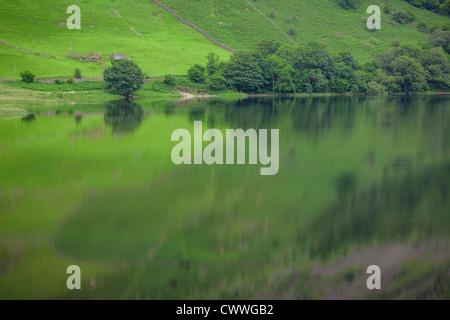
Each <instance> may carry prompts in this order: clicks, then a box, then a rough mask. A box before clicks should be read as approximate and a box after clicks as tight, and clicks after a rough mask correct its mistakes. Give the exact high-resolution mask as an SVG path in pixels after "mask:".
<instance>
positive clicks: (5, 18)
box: [0, 0, 230, 78]
mask: <svg viewBox="0 0 450 320" xmlns="http://www.w3.org/2000/svg"><path fill="white" fill-rule="evenodd" d="M72 4H76V5H78V6H79V7H80V8H81V23H82V29H81V30H69V29H68V28H67V27H66V25H65V22H66V21H67V19H68V17H69V16H70V15H69V14H67V13H66V10H67V7H68V6H70V5H72ZM0 8H1V9H0V41H3V42H6V43H8V44H9V45H11V46H14V47H18V48H22V49H26V50H28V51H32V52H35V53H39V54H46V55H49V56H54V57H55V58H47V57H43V56H38V55H33V54H29V53H26V52H23V51H20V50H15V49H12V48H10V47H7V46H6V45H1V44H0V78H13V76H14V65H16V78H18V77H19V73H20V72H21V71H24V70H28V69H29V70H31V71H33V72H34V73H35V74H36V75H37V76H38V77H62V76H71V75H73V71H74V69H75V68H79V69H81V70H82V72H83V76H85V77H101V75H102V66H99V65H97V63H95V62H94V63H92V62H91V63H83V62H80V61H75V60H72V59H68V58H66V55H67V53H68V52H69V43H70V38H72V45H73V51H74V52H79V53H90V52H92V51H94V52H96V53H98V52H100V53H101V54H102V56H103V57H109V56H111V54H112V53H113V52H117V53H124V54H125V55H126V56H127V57H129V58H131V59H133V60H134V61H135V62H136V63H137V64H138V65H139V66H141V67H142V69H143V71H144V72H146V73H147V74H148V75H150V76H162V75H164V74H167V73H171V69H172V65H173V70H174V73H175V74H184V73H185V72H186V71H187V69H188V68H189V67H190V66H191V65H192V64H194V63H196V62H198V61H199V59H203V58H204V57H205V56H206V55H207V54H208V52H211V51H212V52H216V53H218V54H219V55H220V56H222V57H223V58H224V59H226V58H227V57H228V56H229V54H230V53H229V52H228V51H225V50H223V49H221V48H219V47H217V46H216V45H214V44H212V43H211V42H210V41H208V40H207V39H206V38H205V37H204V36H202V35H200V34H199V33H198V32H196V31H195V30H193V29H192V28H190V27H188V26H186V25H183V24H181V23H180V22H179V21H178V20H176V19H175V18H174V17H172V16H171V15H170V14H168V13H166V12H165V11H163V10H162V9H161V8H159V7H158V6H156V5H155V4H153V3H152V2H151V1H146V0H115V1H106V0H80V1H72V0H15V1H13V2H12V1H10V0H0ZM110 8H113V9H114V10H115V11H117V12H118V13H119V14H120V15H121V18H119V17H117V16H116V15H115V14H114V12H113V11H112V10H110ZM131 28H134V29H135V30H136V31H137V32H138V33H140V34H141V35H142V37H144V39H142V38H141V37H139V36H138V35H137V34H135V33H134V32H133V31H132V30H131ZM105 64H107V63H105Z"/></svg>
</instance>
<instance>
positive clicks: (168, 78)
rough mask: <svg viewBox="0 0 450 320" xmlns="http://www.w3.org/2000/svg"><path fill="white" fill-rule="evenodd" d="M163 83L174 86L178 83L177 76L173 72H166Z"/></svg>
mask: <svg viewBox="0 0 450 320" xmlns="http://www.w3.org/2000/svg"><path fill="white" fill-rule="evenodd" d="M163 83H164V84H165V85H167V86H171V87H172V86H174V85H175V84H176V82H175V77H174V76H173V75H171V74H166V75H165V76H164V80H163Z"/></svg>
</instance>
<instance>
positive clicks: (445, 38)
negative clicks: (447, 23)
mask: <svg viewBox="0 0 450 320" xmlns="http://www.w3.org/2000/svg"><path fill="white" fill-rule="evenodd" d="M428 43H429V44H430V45H432V46H433V47H442V48H443V49H444V51H445V52H446V53H447V54H450V31H442V30H435V31H434V32H433V33H432V34H431V35H430V37H429V39H428Z"/></svg>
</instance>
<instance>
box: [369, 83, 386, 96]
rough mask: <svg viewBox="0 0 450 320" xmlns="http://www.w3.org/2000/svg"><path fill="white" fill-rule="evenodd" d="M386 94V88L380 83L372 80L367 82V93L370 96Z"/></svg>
mask: <svg viewBox="0 0 450 320" xmlns="http://www.w3.org/2000/svg"><path fill="white" fill-rule="evenodd" d="M385 94H386V89H385V88H384V87H383V86H382V85H380V84H378V83H377V82H375V81H370V82H369V83H368V84H367V95H368V96H380V95H385Z"/></svg>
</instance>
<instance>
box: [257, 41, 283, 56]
mask: <svg viewBox="0 0 450 320" xmlns="http://www.w3.org/2000/svg"><path fill="white" fill-rule="evenodd" d="M280 46H281V45H280V43H279V42H275V41H272V40H262V41H260V42H258V44H257V45H256V51H259V52H261V54H262V55H263V57H264V58H267V57H268V56H270V55H275V53H276V52H277V50H278V49H279V48H280Z"/></svg>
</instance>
